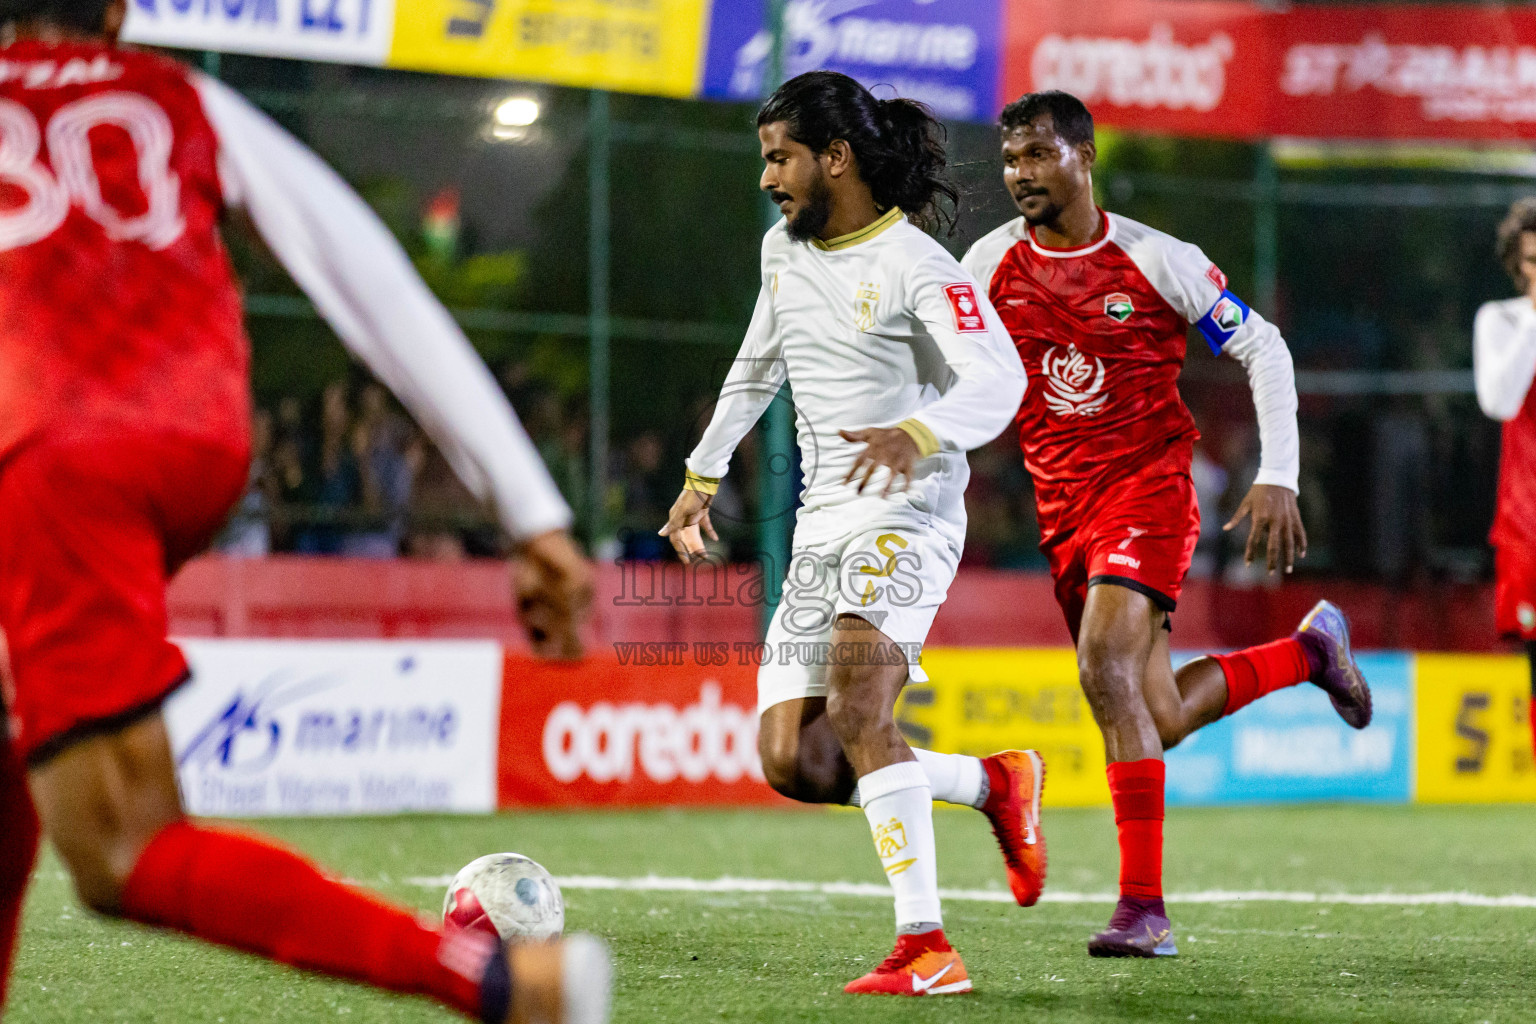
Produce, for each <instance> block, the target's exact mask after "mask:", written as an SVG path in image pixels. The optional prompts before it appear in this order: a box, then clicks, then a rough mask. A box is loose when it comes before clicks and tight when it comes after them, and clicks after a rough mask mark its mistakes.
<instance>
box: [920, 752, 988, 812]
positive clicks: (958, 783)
mask: <svg viewBox="0 0 1536 1024" xmlns="http://www.w3.org/2000/svg"><path fill="white" fill-rule="evenodd" d="M912 753H914V754H916V755H917V763H918V764H920V765H922V766H923V771H924V772H925V773H926V774H927V776H928V785H929V786H931V787H933V798H934V799H935V800H942V801H944V802H945V803H947V804H964V805H965V806H966V807H980V806H981V805H982V803H983V801H985V800H986V797H987V794H986V780H987V770H986V769H985V768H983V767H982V766H981V758H979V757H967V756H966V755H965V754H936V753H934V752H933V751H931V750H919V749H917V748H916V747H913V748H912Z"/></svg>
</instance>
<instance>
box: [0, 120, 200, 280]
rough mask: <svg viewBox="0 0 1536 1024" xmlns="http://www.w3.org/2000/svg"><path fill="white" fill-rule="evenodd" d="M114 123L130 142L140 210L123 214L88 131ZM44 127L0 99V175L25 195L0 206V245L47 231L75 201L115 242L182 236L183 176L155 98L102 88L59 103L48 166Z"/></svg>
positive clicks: (17, 244)
mask: <svg viewBox="0 0 1536 1024" xmlns="http://www.w3.org/2000/svg"><path fill="white" fill-rule="evenodd" d="M107 126H111V127H115V128H119V129H121V130H122V131H123V132H125V133H126V134H127V136H128V138H129V140H130V141H131V142H132V144H133V149H134V153H135V155H136V157H137V163H138V184H139V188H140V189H141V190H142V191H143V193H144V198H145V202H146V204H147V205H146V208H145V209H144V211H143V212H142V213H138V214H135V215H133V216H125V215H124V214H123V213H122V212H121V211H120V210H118V209H117V208H116V207H114V206H113V205H112V204H110V203H108V202H107V200H106V199H105V197H103V195H102V188H101V181H100V180H99V179H98V178H97V176H96V164H95V160H94V158H93V156H92V153H91V138H90V136H91V131H92V130H93V129H95V128H100V127H107ZM44 131H45V129H43V128H42V127H41V126H39V125H38V123H37V118H36V117H34V116H33V114H32V112H31V111H30V110H28V109H27V108H26V107H24V106H22V105H21V104H19V103H16V102H14V101H12V100H3V99H0V183H4V184H8V185H10V186H12V187H14V188H16V189H19V190H20V191H21V192H22V193H24V194H25V196H26V201H25V202H24V203H23V204H22V205H20V206H18V207H16V208H14V209H11V210H9V211H7V212H4V213H0V252H4V251H6V250H8V249H19V248H21V247H22V246H24V245H31V244H32V243H33V242H38V241H41V240H42V239H44V238H47V237H48V236H49V235H51V234H53V233H54V232H55V231H57V230H58V229H59V227H60V226H61V225H63V223H64V220H65V218H67V217H68V216H69V210H70V207H71V206H72V205H73V206H77V207H79V208H80V209H81V210H83V211H84V212H85V214H86V215H87V216H89V217H90V218H91V219H92V220H94V221H95V222H96V223H97V224H100V225H101V227H102V229H103V230H105V231H106V233H107V236H108V237H109V238H111V239H113V240H114V241H119V242H142V243H143V244H144V245H146V246H148V247H149V248H151V249H164V248H166V247H168V246H170V245H172V244H173V243H175V241H176V240H177V239H178V238H180V237H181V235H182V233H183V232H184V231H185V230H186V226H187V225H186V221H185V220H184V219H183V217H182V215H181V182H180V179H179V178H178V177H177V175H176V172H175V171H173V170H171V168H170V162H171V143H172V137H173V136H172V128H171V119H170V118H169V117H168V116H166V113H165V111H164V110H162V109H161V107H160V105H159V104H158V103H156V102H154V101H153V100H151V99H149V98H148V97H145V96H141V95H139V94H138V93H132V92H104V93H97V94H96V95H93V96H88V97H86V98H85V99H81V100H77V101H75V102H74V103H70V104H67V105H66V106H63V107H60V108H59V109H58V110H57V111H55V112H54V114H53V116H52V117H50V118H49V119H48V124H47V127H46V134H47V140H48V157H49V162H50V163H51V164H52V165H53V168H52V170H50V169H49V167H48V166H47V165H46V164H44V163H43V162H42V160H41V159H39V156H40V153H41V150H42V143H43V138H44Z"/></svg>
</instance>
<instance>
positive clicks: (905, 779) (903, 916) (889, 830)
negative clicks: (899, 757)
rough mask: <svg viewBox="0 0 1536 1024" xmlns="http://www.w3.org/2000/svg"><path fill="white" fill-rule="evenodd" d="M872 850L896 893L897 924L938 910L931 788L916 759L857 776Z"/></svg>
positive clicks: (928, 917) (932, 917) (934, 915)
mask: <svg viewBox="0 0 1536 1024" xmlns="http://www.w3.org/2000/svg"><path fill="white" fill-rule="evenodd" d="M859 795H860V796H861V797H862V798H863V802H864V817H866V818H868V819H869V828H870V832H871V833H872V834H873V836H874V839H875V853H876V854H878V855H879V857H880V866H881V867H883V868H885V877H886V878H888V879H890V881H891V888H892V889H893V890H895V893H896V927H897V928H901V927H902V926H903V925H911V924H916V923H918V922H920V921H932V922H934V923H936V924H942V923H943V921H944V918H943V916H942V915H941V913H940V911H939V864H938V859H939V858H938V851H937V850H936V849H935V848H934V842H933V791H932V789H931V788H930V787H929V785H928V775H927V773H926V772H924V771H923V767H922V765H920V764H918V763H917V762H916V761H901V762H898V763H897V764H892V765H887V766H886V767H884V768H881V769H878V770H877V771H872V772H870V773H869V774H868V775H866V776H864V777H863V778H861V779H860V780H859Z"/></svg>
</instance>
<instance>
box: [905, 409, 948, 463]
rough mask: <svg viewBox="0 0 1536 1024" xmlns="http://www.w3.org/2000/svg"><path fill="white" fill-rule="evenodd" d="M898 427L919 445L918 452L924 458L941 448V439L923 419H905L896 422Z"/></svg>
mask: <svg viewBox="0 0 1536 1024" xmlns="http://www.w3.org/2000/svg"><path fill="white" fill-rule="evenodd" d="M896 429H897V430H900V431H902V432H903V433H905V434H906V435H907V436H908V437H910V438H911V439H912V440H913V442H914V443H915V444H916V445H917V451H918V454H919V455H921V456H922V457H923V458H925V459H926V458H927V457H928V456H930V455H934V454H936V453H937V452H938V450H939V439H938V436H937V435H935V434H934V432H933V431H932V430H930V429H928V424H926V423H924V422H922V421H921V420H915V419H905V420H902V421H901V422H900V423H898V424H896Z"/></svg>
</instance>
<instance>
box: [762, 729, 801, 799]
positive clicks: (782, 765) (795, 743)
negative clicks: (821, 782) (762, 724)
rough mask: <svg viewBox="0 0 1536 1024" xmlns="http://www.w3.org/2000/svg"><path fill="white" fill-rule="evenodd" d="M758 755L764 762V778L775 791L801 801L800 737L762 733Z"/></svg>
mask: <svg viewBox="0 0 1536 1024" xmlns="http://www.w3.org/2000/svg"><path fill="white" fill-rule="evenodd" d="M757 755H758V757H759V759H761V760H762V762H763V778H765V779H766V780H767V781H768V785H769V786H770V787H771V788H772V789H773V791H774V792H776V793H778V794H779V795H780V796H787V797H789V798H790V799H792V800H798V799H800V743H799V737H797V736H794V735H790V736H780V735H776V734H774V733H770V732H767V731H764V732H760V733H758V735H757Z"/></svg>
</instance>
